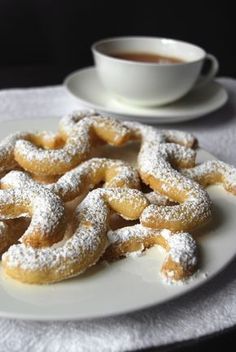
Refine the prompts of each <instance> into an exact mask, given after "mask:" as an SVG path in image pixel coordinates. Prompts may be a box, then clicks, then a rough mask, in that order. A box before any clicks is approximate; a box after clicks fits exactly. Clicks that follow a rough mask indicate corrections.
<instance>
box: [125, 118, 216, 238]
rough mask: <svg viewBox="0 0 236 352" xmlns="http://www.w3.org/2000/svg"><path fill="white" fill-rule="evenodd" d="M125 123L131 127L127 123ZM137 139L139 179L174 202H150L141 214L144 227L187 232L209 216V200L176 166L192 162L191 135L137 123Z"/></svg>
mask: <svg viewBox="0 0 236 352" xmlns="http://www.w3.org/2000/svg"><path fill="white" fill-rule="evenodd" d="M127 126H130V127H131V126H132V125H131V123H127ZM133 129H134V133H135V134H136V136H137V138H139V139H140V140H141V149H140V152H139V154H138V170H139V173H140V177H141V179H142V181H143V182H144V183H145V184H147V185H148V186H150V187H151V188H152V189H153V190H154V191H157V192H159V193H161V194H163V195H165V196H167V197H168V198H170V199H171V200H173V201H174V202H176V203H179V204H176V205H172V206H162V205H155V204H151V205H150V206H149V207H147V208H146V209H145V211H144V212H143V214H142V216H141V223H142V224H143V225H144V226H147V227H151V228H155V229H165V228H167V229H169V230H171V231H190V230H192V229H193V228H194V227H197V226H200V225H203V224H205V223H206V222H207V221H209V220H210V218H211V201H210V198H209V196H208V194H207V192H206V191H205V190H204V189H202V188H201V187H200V186H199V184H198V183H197V182H195V181H193V180H191V179H189V178H188V177H186V176H184V175H182V174H181V173H180V172H179V171H178V170H177V169H176V168H190V167H193V166H194V165H195V158H196V152H195V151H194V150H193V149H191V148H190V147H194V145H196V140H195V138H194V137H193V136H192V135H191V134H189V133H185V132H179V131H176V132H175V131H168V130H167V131H162V130H160V131H159V130H156V129H154V128H152V127H149V126H143V125H141V124H139V123H136V124H134V125H133Z"/></svg>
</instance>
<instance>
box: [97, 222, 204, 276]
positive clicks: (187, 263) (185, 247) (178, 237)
mask: <svg viewBox="0 0 236 352" xmlns="http://www.w3.org/2000/svg"><path fill="white" fill-rule="evenodd" d="M108 239H109V243H110V245H109V247H108V248H107V250H106V252H105V253H104V255H103V258H104V259H105V260H108V261H113V260H116V259H118V258H120V257H125V256H127V255H129V254H130V253H132V252H137V251H143V250H145V249H146V248H149V247H152V246H154V245H159V246H161V247H163V248H164V249H165V250H166V251H167V255H166V258H165V260H164V264H163V265H162V268H161V273H162V275H163V277H164V278H165V279H167V280H168V281H171V282H174V281H181V280H182V281H183V280H186V279H187V278H188V277H189V276H191V275H192V274H193V273H194V272H195V271H196V269H197V268H198V250H197V243H196V241H195V240H194V239H193V237H192V236H191V235H190V234H189V233H185V232H176V233H173V232H171V231H169V230H165V229H163V230H155V229H150V228H147V227H144V226H142V225H140V224H137V225H133V226H128V227H123V228H121V229H118V230H115V231H109V232H108Z"/></svg>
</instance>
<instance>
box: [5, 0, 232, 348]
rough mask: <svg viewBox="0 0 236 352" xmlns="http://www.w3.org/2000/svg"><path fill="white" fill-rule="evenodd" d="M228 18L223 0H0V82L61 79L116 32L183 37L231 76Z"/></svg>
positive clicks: (215, 342) (228, 335) (210, 341)
mask: <svg viewBox="0 0 236 352" xmlns="http://www.w3.org/2000/svg"><path fill="white" fill-rule="evenodd" d="M235 18H236V15H235V11H234V9H233V8H232V6H231V5H229V2H226V1H225V2H224V1H221V2H217V1H215V2H213V1H211V2H210V1H187V2H183V1H181V0H179V1H174V0H172V1H170V0H169V1H168V0H166V1H165V0H162V1H160V0H155V1H150V0H142V1H135V0H133V1H132V0H130V1H129V0H126V1H122V0H120V1H114V0H110V1H104V0H97V1H92V0H63V1H62V0H38V1H37V0H0V88H9V87H28V86H40V85H50V84H58V83H61V82H62V80H63V78H64V77H65V75H67V74H68V73H69V72H71V71H73V70H75V69H78V68H81V67H85V66H89V65H91V64H92V63H93V62H92V56H91V52H90V46H91V44H92V43H93V42H94V41H96V40H98V39H101V38H106V37H112V36H122V35H148V36H163V37H170V38H176V39H181V40H185V41H190V42H192V43H195V44H197V45H200V46H202V47H203V48H205V50H206V51H207V52H209V53H212V54H214V55H215V56H216V57H217V58H218V59H219V62H220V71H219V75H220V76H231V77H235V78H236V40H235V39H236V25H235ZM235 337H236V333H235V328H234V329H230V330H229V331H227V332H224V333H222V332H221V334H218V335H214V336H211V337H207V338H203V339H199V340H194V341H190V342H188V343H186V344H184V345H183V344H177V345H171V346H169V347H168V348H166V347H165V348H164V349H160V351H167V350H168V351H200V350H204V349H207V350H209V349H216V347H219V348H221V349H223V348H227V347H229V346H233V345H235ZM148 351H155V349H149V350H148Z"/></svg>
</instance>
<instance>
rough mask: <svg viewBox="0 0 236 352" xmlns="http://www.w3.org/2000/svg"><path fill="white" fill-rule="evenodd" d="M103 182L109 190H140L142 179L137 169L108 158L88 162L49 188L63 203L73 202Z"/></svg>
mask: <svg viewBox="0 0 236 352" xmlns="http://www.w3.org/2000/svg"><path fill="white" fill-rule="evenodd" d="M102 181H103V182H105V184H104V187H109V188H113V187H120V188H137V189H139V188H140V178H139V174H138V172H137V170H136V169H134V168H133V167H132V166H130V165H129V164H127V163H125V162H123V161H121V160H114V159H107V158H92V159H90V160H87V161H85V162H83V163H81V164H80V165H79V166H77V167H76V168H74V169H72V170H71V171H68V172H66V173H65V174H64V175H63V176H61V177H60V178H59V179H58V180H57V181H56V182H55V183H52V184H49V185H48V186H47V187H48V189H50V190H51V191H52V192H54V193H56V194H57V195H59V196H60V197H61V199H63V201H71V200H73V199H74V198H75V197H78V196H79V195H81V193H82V192H83V193H87V192H88V191H89V190H91V189H93V188H94V187H95V186H96V185H99V184H100V183H101V182H102Z"/></svg>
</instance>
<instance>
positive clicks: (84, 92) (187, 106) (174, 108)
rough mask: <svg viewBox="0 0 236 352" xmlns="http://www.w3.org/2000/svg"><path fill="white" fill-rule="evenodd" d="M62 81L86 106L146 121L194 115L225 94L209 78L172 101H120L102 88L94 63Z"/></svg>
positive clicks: (219, 103) (206, 110) (203, 112)
mask: <svg viewBox="0 0 236 352" xmlns="http://www.w3.org/2000/svg"><path fill="white" fill-rule="evenodd" d="M64 84H65V86H66V88H67V89H68V91H69V92H70V93H71V94H72V95H73V96H74V97H76V98H77V99H78V100H79V101H80V102H81V103H83V104H84V105H86V106H88V107H89V108H92V109H95V110H97V111H99V112H102V113H109V115H112V116H115V117H119V118H129V119H135V120H139V121H140V122H146V123H147V122H149V123H170V122H180V121H187V120H192V119H196V118H198V117H200V116H203V115H206V114H209V113H210V112H213V111H215V110H217V109H219V108H220V107H221V106H223V105H224V104H225V102H226V101H227V98H228V95H227V92H226V90H225V89H224V87H222V86H221V85H220V84H219V83H217V82H215V81H213V82H211V83H209V84H208V85H206V86H205V87H203V88H201V89H196V90H193V91H192V92H191V93H189V94H188V95H186V96H185V97H184V98H182V99H181V100H178V101H177V102H175V103H172V104H169V105H166V106H162V107H153V108H142V107H135V106H131V105H128V104H124V103H123V102H122V101H119V100H118V99H117V98H114V96H112V95H111V94H110V93H109V92H107V91H106V90H105V88H104V87H103V86H102V84H101V83H100V81H99V78H98V76H97V72H96V69H95V67H89V68H85V69H82V70H79V71H76V72H73V73H71V74H70V75H69V76H67V77H66V79H65V81H64Z"/></svg>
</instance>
